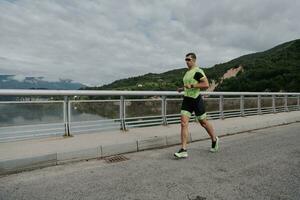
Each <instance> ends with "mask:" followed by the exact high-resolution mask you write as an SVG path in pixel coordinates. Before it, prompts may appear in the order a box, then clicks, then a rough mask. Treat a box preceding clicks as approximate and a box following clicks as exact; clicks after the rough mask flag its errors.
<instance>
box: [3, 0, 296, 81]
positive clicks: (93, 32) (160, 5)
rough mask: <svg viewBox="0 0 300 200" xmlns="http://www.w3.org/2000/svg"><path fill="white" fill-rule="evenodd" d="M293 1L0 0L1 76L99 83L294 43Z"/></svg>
mask: <svg viewBox="0 0 300 200" xmlns="http://www.w3.org/2000/svg"><path fill="white" fill-rule="evenodd" d="M299 8H300V3H299V1H296V0H290V1H287V2H282V1H281V0H273V1H271V0H260V1H259V0H254V1H245V0H241V1H234V0H224V1H221V2H220V1H208V0H206V1H204V0H201V1H198V0H168V1H159V0H153V1H146V0H124V1H118V0H111V1H105V0H98V1H96V0H88V1H81V0H73V1H71V0H53V1H50V0H48V1H47V0H45V1H37V0H22V1H18V0H16V1H0V44H1V46H0V55H1V57H0V73H2V74H5V73H9V74H17V75H18V76H44V77H45V78H46V79H48V80H49V79H53V80H59V79H60V78H63V79H66V78H68V79H72V80H74V81H76V82H77V81H78V82H83V83H88V84H92V85H102V84H105V83H109V82H112V81H114V80H116V79H120V78H127V77H130V76H136V75H141V74H144V73H149V72H152V73H159V72H164V71H167V70H171V69H174V68H180V67H184V66H185V63H184V59H183V57H184V55H185V54H186V53H187V52H191V51H192V52H196V53H197V55H198V57H199V64H200V65H201V66H203V67H210V66H212V65H214V64H217V63H220V62H226V61H229V60H230V59H233V58H235V57H238V56H241V55H244V54H247V53H252V52H256V51H263V50H266V49H268V48H271V47H273V46H275V45H277V44H279V43H282V42H286V41H289V40H293V39H297V37H299V33H300V25H299V23H298V19H299V17H300V16H299V15H300V14H299V12H298V10H299Z"/></svg>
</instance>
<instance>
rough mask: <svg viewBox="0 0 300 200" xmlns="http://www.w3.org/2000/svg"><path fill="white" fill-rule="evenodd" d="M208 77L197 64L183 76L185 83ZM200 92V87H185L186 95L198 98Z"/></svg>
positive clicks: (194, 82)
mask: <svg viewBox="0 0 300 200" xmlns="http://www.w3.org/2000/svg"><path fill="white" fill-rule="evenodd" d="M204 78H206V76H205V74H204V71H203V70H202V69H200V68H199V67H197V66H195V67H193V68H192V69H190V70H188V71H187V72H186V73H185V74H184V76H183V84H184V85H187V84H196V83H199V82H200V80H203V79H204ZM199 94H200V88H191V89H187V88H184V96H186V97H192V98H194V99H196V98H197V97H198V96H199Z"/></svg>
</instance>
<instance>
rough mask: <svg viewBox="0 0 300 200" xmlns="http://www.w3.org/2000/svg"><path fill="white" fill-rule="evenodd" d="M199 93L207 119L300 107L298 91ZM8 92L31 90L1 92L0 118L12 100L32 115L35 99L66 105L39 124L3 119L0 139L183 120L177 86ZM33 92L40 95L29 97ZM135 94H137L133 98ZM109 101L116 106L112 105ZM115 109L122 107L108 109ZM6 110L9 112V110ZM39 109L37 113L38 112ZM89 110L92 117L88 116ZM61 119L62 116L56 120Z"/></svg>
mask: <svg viewBox="0 0 300 200" xmlns="http://www.w3.org/2000/svg"><path fill="white" fill-rule="evenodd" d="M201 94H202V96H203V98H204V100H205V101H206V102H207V103H209V106H210V107H209V106H208V107H207V108H209V109H208V111H207V115H208V118H209V119H225V118H229V117H240V116H242V117H245V116H249V115H260V114H267V113H277V112H290V111H296V110H300V93H284V92H202V93H201ZM6 96H12V97H26V96H30V98H28V97H26V98H14V100H12V101H9V100H7V98H3V99H6V100H5V101H0V120H1V117H2V119H5V116H13V115H12V113H11V112H13V111H12V110H11V107H13V106H16V109H20V111H19V110H18V111H19V112H20V113H21V114H22V115H29V116H30V114H31V113H30V112H31V109H34V108H35V107H34V105H38V104H41V105H43V104H45V105H44V106H39V107H37V108H38V109H40V110H39V111H40V112H38V113H43V112H44V111H43V109H44V108H47V109H48V110H51V109H53V107H52V106H49V104H55V106H56V108H55V110H56V111H57V110H62V113H61V114H59V116H55V117H56V118H57V119H56V118H55V119H53V120H54V121H55V123H53V122H51V123H45V122H44V121H41V123H38V122H36V121H34V123H35V124H30V125H27V124H26V123H30V121H24V122H22V123H23V124H22V123H21V124H20V122H18V123H19V124H20V125H13V123H14V122H13V121H12V122H9V120H8V122H7V121H4V123H2V124H1V121H0V142H1V141H5V140H13V139H14V138H15V139H16V140H17V139H22V138H30V137H37V136H48V135H57V134H59V133H60V131H64V133H65V135H66V136H70V135H71V133H86V132H98V131H100V130H112V129H116V128H121V129H122V130H127V128H131V127H143V126H153V125H167V124H173V123H178V122H180V105H181V101H182V96H183V93H178V92H176V91H116V90H101V91H99V90H15V89H4V90H3V89H2V90H0V97H6ZM34 96H35V97H36V98H31V97H34ZM42 96H43V97H42ZM55 96H61V97H64V98H63V100H62V98H61V97H60V98H58V100H53V99H54V98H52V97H55ZM79 96H99V97H101V96H118V97H119V98H120V99H115V98H113V99H104V100H82V99H80V97H79ZM49 97H51V98H49ZM130 97H131V98H130ZM132 97H134V98H132ZM136 97H138V99H135V98H136ZM150 102H152V103H150ZM108 103H112V104H108ZM131 103H132V104H131ZM22 104H23V105H24V108H25V107H26V106H25V105H30V104H34V105H31V106H32V107H29V108H27V107H26V109H23V110H22V107H23V105H22ZM57 104H58V105H57ZM10 105H13V106H10ZM55 106H54V107H55ZM58 106H59V107H58ZM109 106H113V107H110V109H108V107H109ZM174 107H175V108H174ZM4 108H5V109H4ZM1 109H4V110H1ZM99 109H100V110H99ZM101 109H103V110H101ZM112 109H118V110H114V112H113V113H110V112H111V111H112ZM135 109H137V110H135ZM2 111H3V112H2ZM5 112H7V113H8V114H7V115H5ZM25 112H26V113H25ZM99 112H100V113H101V112H103V113H104V114H103V115H100V114H98V113H99ZM78 113H80V114H87V115H83V116H85V117H87V118H85V119H81V118H78ZM95 113H96V114H95ZM138 113H139V114H138ZM141 113H142V114H141ZM175 113H178V114H175ZM35 115H37V114H36V113H35ZM89 115H90V116H91V119H89ZM140 115H142V116H140ZM76 116H77V117H76ZM3 117H4V118H3ZM57 120H63V121H62V122H57ZM191 120H195V116H192V117H191ZM10 123H11V124H10ZM31 123H32V122H31Z"/></svg>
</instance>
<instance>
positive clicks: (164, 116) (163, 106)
mask: <svg viewBox="0 0 300 200" xmlns="http://www.w3.org/2000/svg"><path fill="white" fill-rule="evenodd" d="M161 115H162V120H163V125H168V122H167V98H166V96H162V101H161Z"/></svg>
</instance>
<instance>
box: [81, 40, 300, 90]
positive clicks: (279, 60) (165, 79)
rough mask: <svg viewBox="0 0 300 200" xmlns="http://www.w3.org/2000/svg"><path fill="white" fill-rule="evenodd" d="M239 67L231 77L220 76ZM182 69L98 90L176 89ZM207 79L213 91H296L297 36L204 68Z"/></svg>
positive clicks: (299, 67)
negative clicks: (212, 85)
mask: <svg viewBox="0 0 300 200" xmlns="http://www.w3.org/2000/svg"><path fill="white" fill-rule="evenodd" d="M237 68H241V69H242V70H240V71H238V73H237V74H236V75H235V76H232V77H227V78H224V77H223V75H224V74H226V73H227V72H229V71H230V70H234V69H237ZM185 71H186V68H181V69H175V70H171V71H167V72H164V73H161V74H154V73H148V74H145V75H142V76H137V77H131V78H127V79H121V80H117V81H114V82H113V83H111V84H107V85H103V86H101V87H92V88H85V89H88V90H89V89H98V90H176V88H177V87H180V86H182V77H183V75H184V73H185ZM204 71H205V73H206V75H207V77H208V78H209V81H210V82H213V81H214V82H215V83H216V85H217V86H216V88H215V90H216V91H253V92H261V91H273V92H277V91H289V92H299V91H300V39H297V40H293V41H290V42H286V43H284V44H281V45H278V46H276V47H274V48H272V49H269V50H267V51H263V52H258V53H253V54H248V55H244V56H241V57H239V58H236V59H233V60H231V61H229V62H226V63H222V64H217V65H214V66H213V67H210V68H204Z"/></svg>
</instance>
